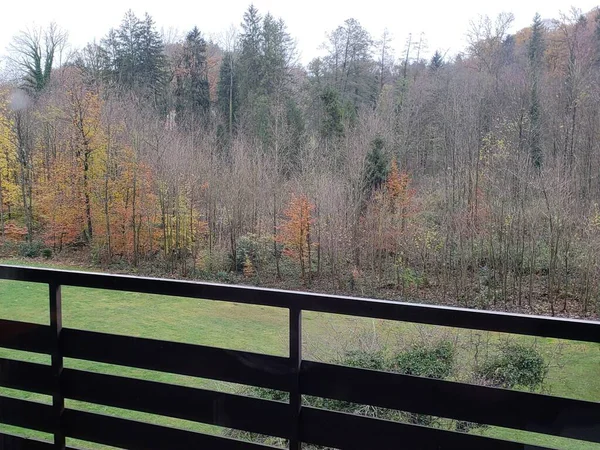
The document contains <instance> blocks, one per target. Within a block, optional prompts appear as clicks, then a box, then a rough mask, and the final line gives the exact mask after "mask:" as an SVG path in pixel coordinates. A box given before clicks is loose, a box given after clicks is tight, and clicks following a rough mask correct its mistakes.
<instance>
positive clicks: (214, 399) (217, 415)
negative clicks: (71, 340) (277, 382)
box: [61, 369, 291, 438]
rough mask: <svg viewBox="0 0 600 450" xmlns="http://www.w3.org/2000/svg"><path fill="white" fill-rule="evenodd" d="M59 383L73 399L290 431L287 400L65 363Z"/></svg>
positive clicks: (248, 428) (249, 428)
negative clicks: (119, 374)
mask: <svg viewBox="0 0 600 450" xmlns="http://www.w3.org/2000/svg"><path fill="white" fill-rule="evenodd" d="M61 383H62V389H63V393H64V396H65V397H66V398H70V399H73V400H79V401H83V402H89V403H96V404H101V405H106V406H113V407H117V408H122V409H129V410H135V411H141V412H146V413H151V414H158V415H161V416H168V417H175V418H179V419H185V420H191V421H195V422H201V423H206V424H211V425H217V426H221V427H227V428H234V429H237V430H243V431H249V432H253V433H260V434H266V435H270V436H277V437H282V438H287V437H289V434H290V424H291V414H290V408H289V405H288V404H287V403H280V402H273V401H268V400H261V399H257V398H251V397H244V396H241V395H234V394H228V393H224V392H217V391H209V390H204V389H195V388H190V387H184V386H176V385H172V384H165V383H157V382H154V381H143V380H138V379H133V378H125V377H117V376H113V375H104V374H99V373H92V372H85V371H80V370H74V369H64V371H63V373H62V379H61Z"/></svg>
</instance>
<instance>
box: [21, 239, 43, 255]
mask: <svg viewBox="0 0 600 450" xmlns="http://www.w3.org/2000/svg"><path fill="white" fill-rule="evenodd" d="M43 248H44V245H43V244H42V243H41V242H39V241H33V242H23V243H21V245H19V255H20V256H23V257H25V258H37V257H39V256H40V253H41V252H42V249H43Z"/></svg>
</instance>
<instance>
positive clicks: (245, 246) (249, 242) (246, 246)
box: [229, 234, 273, 272]
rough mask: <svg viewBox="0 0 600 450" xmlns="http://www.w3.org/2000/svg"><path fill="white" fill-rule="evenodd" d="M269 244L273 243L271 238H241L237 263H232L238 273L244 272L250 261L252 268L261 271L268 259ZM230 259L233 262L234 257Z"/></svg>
mask: <svg viewBox="0 0 600 450" xmlns="http://www.w3.org/2000/svg"><path fill="white" fill-rule="evenodd" d="M269 242H273V241H271V240H270V238H264V237H261V238H259V237H258V236H256V235H255V234H248V235H245V236H242V237H240V238H239V239H238V240H237V243H236V249H235V261H232V263H233V264H232V265H233V267H235V271H236V272H243V270H244V267H245V265H246V262H247V261H250V262H251V264H252V266H253V267H255V268H256V269H259V268H260V267H261V266H262V264H263V263H264V262H265V260H266V259H267V258H268V252H269V249H268V248H267V247H268V244H269ZM229 259H230V260H233V257H232V255H229Z"/></svg>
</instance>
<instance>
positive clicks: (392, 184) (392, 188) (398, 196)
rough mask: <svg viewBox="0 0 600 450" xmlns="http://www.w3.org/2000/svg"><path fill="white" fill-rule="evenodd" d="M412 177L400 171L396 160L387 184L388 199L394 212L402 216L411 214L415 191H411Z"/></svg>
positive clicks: (393, 162)
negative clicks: (410, 208) (410, 209)
mask: <svg viewBox="0 0 600 450" xmlns="http://www.w3.org/2000/svg"><path fill="white" fill-rule="evenodd" d="M409 186H410V176H409V175H408V173H406V172H400V171H398V164H397V163H396V160H395V159H394V160H393V161H392V167H391V168H390V173H389V175H388V178H387V180H386V183H385V189H386V191H387V195H388V198H389V199H390V202H391V206H392V211H393V212H395V211H396V210H397V211H398V212H400V213H401V214H402V215H407V214H409V213H410V211H409V207H410V206H411V204H412V200H413V197H414V195H415V190H414V189H410V187H409Z"/></svg>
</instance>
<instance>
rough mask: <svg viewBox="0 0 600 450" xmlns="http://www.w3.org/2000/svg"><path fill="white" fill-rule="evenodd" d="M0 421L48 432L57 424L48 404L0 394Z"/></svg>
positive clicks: (52, 430)
mask: <svg viewBox="0 0 600 450" xmlns="http://www.w3.org/2000/svg"><path fill="white" fill-rule="evenodd" d="M0 423H3V424H6V425H13V426H16V427H22V428H29V429H32V430H37V431H45V432H48V433H52V432H54V430H55V429H56V425H57V423H56V421H55V420H54V417H53V415H52V407H51V406H50V405H44V404H43V403H37V402H31V401H27V400H20V399H16V398H11V397H4V396H0Z"/></svg>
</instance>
